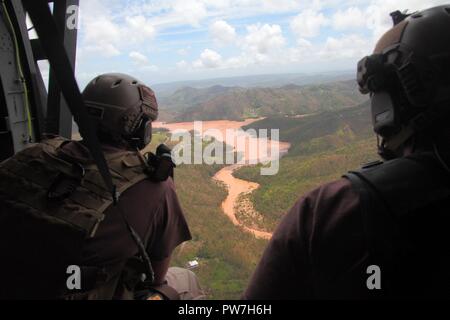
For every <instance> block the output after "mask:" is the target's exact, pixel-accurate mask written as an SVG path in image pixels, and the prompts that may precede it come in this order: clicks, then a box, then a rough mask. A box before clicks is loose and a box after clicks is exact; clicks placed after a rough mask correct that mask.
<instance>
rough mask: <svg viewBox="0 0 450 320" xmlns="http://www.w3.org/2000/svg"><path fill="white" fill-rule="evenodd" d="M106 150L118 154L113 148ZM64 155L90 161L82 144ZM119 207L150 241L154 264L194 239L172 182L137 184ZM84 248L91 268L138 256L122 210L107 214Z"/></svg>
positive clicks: (68, 147)
mask: <svg viewBox="0 0 450 320" xmlns="http://www.w3.org/2000/svg"><path fill="white" fill-rule="evenodd" d="M103 149H104V151H108V152H114V150H117V149H115V148H113V147H111V146H103ZM63 152H64V153H66V154H69V155H70V156H73V157H77V158H84V157H89V152H88V151H87V149H86V148H85V147H84V146H83V145H82V144H81V143H78V142H71V143H69V144H67V145H65V146H64V147H63ZM118 206H119V207H120V208H121V209H122V210H123V212H124V213H125V215H126V217H127V220H128V222H129V223H130V225H131V226H132V228H133V229H134V230H135V231H136V232H137V234H138V235H139V236H140V238H141V239H142V240H143V241H145V240H147V251H148V254H149V256H150V259H151V260H152V261H161V260H164V259H165V258H167V257H169V256H170V255H171V254H172V251H173V250H174V249H175V248H176V247H177V246H178V245H179V244H181V243H182V242H184V241H187V240H190V239H191V234H190V231H189V228H188V225H187V222H186V219H185V217H184V214H183V210H182V209H181V205H180V203H179V201H178V197H177V194H176V191H175V185H174V182H173V180H172V179H171V178H169V179H168V180H167V181H164V182H159V183H157V182H152V181H150V180H143V181H141V182H139V183H137V184H136V185H134V186H132V187H131V188H130V189H128V190H127V191H125V192H124V193H123V194H122V195H121V197H120V201H119V204H118ZM83 248H84V252H83V263H84V264H85V265H90V266H104V265H112V264H115V263H117V262H122V261H125V260H127V259H128V258H130V257H132V256H134V255H135V254H137V253H138V249H137V246H136V244H135V242H134V241H133V238H132V237H131V235H130V233H129V231H128V229H127V227H126V224H125V222H124V221H123V218H122V216H121V213H120V211H119V208H117V207H113V206H110V207H109V208H108V209H107V210H106V211H105V219H104V220H103V221H102V222H101V223H100V226H99V228H98V230H97V232H96V235H95V237H93V238H91V239H88V240H87V242H86V244H85V246H84V247H83Z"/></svg>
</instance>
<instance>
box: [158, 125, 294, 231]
mask: <svg viewBox="0 0 450 320" xmlns="http://www.w3.org/2000/svg"><path fill="white" fill-rule="evenodd" d="M259 120H261V119H248V120H245V121H228V120H218V121H203V122H202V125H201V131H202V134H204V133H205V131H207V132H206V135H211V136H213V137H214V138H216V139H217V140H219V141H221V142H226V143H227V144H229V145H231V146H232V147H233V149H234V151H236V152H242V153H243V155H244V157H243V160H242V161H243V162H242V163H240V164H232V165H229V166H226V167H224V168H222V169H221V170H220V171H218V172H217V173H216V174H215V175H214V177H213V179H214V180H217V181H220V182H222V183H223V184H224V185H225V186H226V188H227V190H228V195H227V197H226V198H225V200H224V201H223V202H222V210H223V212H224V214H225V215H226V216H227V217H228V218H229V219H230V221H231V222H232V223H233V224H234V225H236V226H238V227H240V228H241V229H242V230H243V231H245V232H248V233H251V234H253V235H254V236H255V237H256V238H259V239H266V240H268V239H270V238H271V236H272V233H270V232H266V231H263V230H258V229H255V228H251V227H248V226H246V225H244V224H243V223H242V222H241V221H239V220H238V219H237V217H236V213H237V211H238V210H239V205H240V204H239V201H238V200H239V197H240V195H242V194H248V193H251V192H253V191H255V190H256V189H257V188H258V187H259V185H258V184H257V183H255V182H251V181H246V180H242V179H238V178H235V177H234V176H233V172H234V171H236V170H237V169H239V168H241V167H242V166H244V165H248V164H249V163H252V164H255V163H259V162H262V161H268V160H271V157H272V155H273V153H272V151H271V150H272V148H274V147H277V146H278V148H279V153H278V154H279V155H280V156H281V155H283V154H286V153H287V152H288V151H289V148H290V144H289V143H287V142H281V141H280V142H278V141H275V142H274V141H271V140H269V139H264V141H262V139H261V138H257V137H252V136H248V135H247V136H246V138H247V144H241V145H239V144H238V143H236V141H231V142H230V141H224V138H225V137H226V131H227V130H229V129H232V130H235V131H237V132H239V131H238V130H239V129H241V128H242V127H243V126H246V125H249V124H251V123H253V122H256V121H259ZM153 127H154V128H165V129H168V130H169V131H170V132H171V133H173V132H177V131H179V130H186V131H192V130H194V128H196V129H199V127H198V126H196V127H194V122H182V123H167V124H166V123H162V122H155V123H154V124H153ZM243 135H244V136H245V132H242V131H240V132H239V133H238V136H243ZM252 142H253V145H256V146H258V147H257V148H256V149H257V150H256V153H252V152H249V145H252ZM259 142H264V143H262V144H260V143H259ZM260 148H267V150H264V151H263V152H261V150H260ZM254 151H255V150H254ZM260 155H262V156H260ZM276 155H277V154H274V156H276ZM246 209H247V210H252V211H253V212H255V210H254V208H248V207H247V208H246Z"/></svg>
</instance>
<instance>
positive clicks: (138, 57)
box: [129, 51, 148, 65]
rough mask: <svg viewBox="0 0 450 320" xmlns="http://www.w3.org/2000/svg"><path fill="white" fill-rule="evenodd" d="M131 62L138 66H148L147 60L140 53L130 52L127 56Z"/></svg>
mask: <svg viewBox="0 0 450 320" xmlns="http://www.w3.org/2000/svg"><path fill="white" fill-rule="evenodd" d="M129 57H130V58H131V60H133V62H134V63H136V64H138V65H146V64H148V58H147V57H146V56H145V55H143V54H142V53H140V52H137V51H132V52H130V54H129Z"/></svg>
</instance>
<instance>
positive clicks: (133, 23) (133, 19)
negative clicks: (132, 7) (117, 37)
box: [123, 15, 156, 43]
mask: <svg viewBox="0 0 450 320" xmlns="http://www.w3.org/2000/svg"><path fill="white" fill-rule="evenodd" d="M125 20H126V22H127V28H125V29H124V31H123V37H124V38H125V37H126V39H128V40H129V41H133V42H137V43H141V42H144V41H145V40H150V39H152V38H153V37H154V36H155V34H156V30H155V28H154V27H153V25H152V24H151V22H150V21H149V20H148V19H147V18H146V17H144V16H142V15H137V16H130V17H126V18H125Z"/></svg>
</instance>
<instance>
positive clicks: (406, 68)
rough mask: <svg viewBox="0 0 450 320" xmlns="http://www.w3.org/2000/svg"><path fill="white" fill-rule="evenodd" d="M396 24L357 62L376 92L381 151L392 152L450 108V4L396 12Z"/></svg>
mask: <svg viewBox="0 0 450 320" xmlns="http://www.w3.org/2000/svg"><path fill="white" fill-rule="evenodd" d="M391 16H392V18H393V20H394V27H393V28H392V29H390V30H389V31H388V32H386V33H385V34H384V35H383V36H382V37H381V39H380V40H379V41H378V43H377V45H376V47H375V50H374V53H373V55H371V56H369V57H365V58H364V59H362V60H361V61H360V62H359V63H358V73H357V79H358V84H359V88H360V91H361V92H362V93H364V94H367V93H370V94H371V104H372V121H373V126H374V131H375V132H376V133H377V134H378V135H379V136H381V137H382V138H383V139H382V140H383V141H382V143H381V145H380V146H379V147H380V154H382V155H383V154H385V155H387V154H389V153H391V156H388V158H392V157H395V156H394V155H393V154H394V153H395V152H396V151H397V150H398V148H399V147H400V146H401V145H403V144H404V143H405V142H406V141H407V140H408V139H409V138H410V137H411V136H413V135H414V134H415V133H417V132H421V131H424V130H426V129H429V128H431V127H432V126H439V125H441V124H440V123H439V122H440V121H442V119H443V118H445V116H446V115H447V113H449V111H450V110H449V109H450V105H449V104H450V32H449V31H450V5H445V6H439V7H434V8H430V9H427V10H424V11H420V12H415V13H412V14H405V13H401V12H399V11H396V12H393V13H391Z"/></svg>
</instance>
